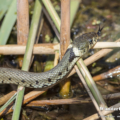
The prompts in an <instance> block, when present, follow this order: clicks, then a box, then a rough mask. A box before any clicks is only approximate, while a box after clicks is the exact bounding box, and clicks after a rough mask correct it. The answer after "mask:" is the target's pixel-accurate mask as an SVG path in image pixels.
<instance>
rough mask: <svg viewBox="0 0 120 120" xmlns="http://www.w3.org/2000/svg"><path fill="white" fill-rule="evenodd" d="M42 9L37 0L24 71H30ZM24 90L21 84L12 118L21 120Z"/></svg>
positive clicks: (24, 61)
mask: <svg viewBox="0 0 120 120" xmlns="http://www.w3.org/2000/svg"><path fill="white" fill-rule="evenodd" d="M41 11H42V5H41V4H40V1H39V0H36V1H35V8H34V13H33V18H32V23H31V27H30V32H29V36H28V42H27V46H26V51H25V55H24V59H23V65H22V70H24V71H28V69H29V65H30V61H31V56H32V50H33V45H34V42H35V38H36V33H37V28H38V25H39V19H40V15H41ZM24 90H25V88H24V87H21V86H19V87H18V94H17V97H16V102H15V107H14V112H13V116H12V120H19V116H20V111H21V105H22V100H23V97H24Z"/></svg>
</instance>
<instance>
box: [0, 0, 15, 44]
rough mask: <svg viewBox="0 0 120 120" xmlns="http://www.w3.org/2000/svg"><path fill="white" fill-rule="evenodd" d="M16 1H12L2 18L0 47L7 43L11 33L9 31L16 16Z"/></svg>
mask: <svg viewBox="0 0 120 120" xmlns="http://www.w3.org/2000/svg"><path fill="white" fill-rule="evenodd" d="M16 1H17V0H13V1H12V3H11V5H10V7H9V9H8V12H7V14H6V16H5V18H4V21H3V23H2V26H1V29H0V45H5V44H6V43H7V40H8V37H9V35H10V33H11V30H12V28H13V25H14V24H15V21H16V19H17V15H16V10H17V9H16V4H17V3H16Z"/></svg>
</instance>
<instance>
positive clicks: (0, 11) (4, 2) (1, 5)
mask: <svg viewBox="0 0 120 120" xmlns="http://www.w3.org/2000/svg"><path fill="white" fill-rule="evenodd" d="M10 4H11V0H0V20H1V19H2V18H3V16H4V14H5V13H6V11H7V10H8V8H9V6H10Z"/></svg>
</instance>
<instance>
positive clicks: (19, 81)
mask: <svg viewBox="0 0 120 120" xmlns="http://www.w3.org/2000/svg"><path fill="white" fill-rule="evenodd" d="M101 30H102V29H100V27H99V30H98V32H97V33H95V32H90V33H85V34H83V35H81V36H79V37H77V38H76V39H75V40H74V41H73V42H72V43H71V44H70V45H69V47H68V49H67V51H66V53H65V55H64V56H63V58H62V60H61V61H60V62H59V64H58V65H57V66H55V67H54V68H53V69H51V70H49V71H47V72H43V73H32V72H26V71H22V70H17V69H11V68H0V83H1V84H16V85H21V86H24V87H31V88H46V87H47V88H48V87H51V86H53V85H55V84H57V83H58V82H60V81H61V80H62V79H64V78H65V76H66V75H67V74H68V73H69V72H70V70H71V69H72V68H73V66H74V64H75V63H76V61H77V60H78V59H79V57H82V56H83V55H84V54H85V53H87V52H88V50H89V49H91V48H92V47H93V46H94V45H95V43H96V42H97V40H98V38H99V35H100V32H101Z"/></svg>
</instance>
